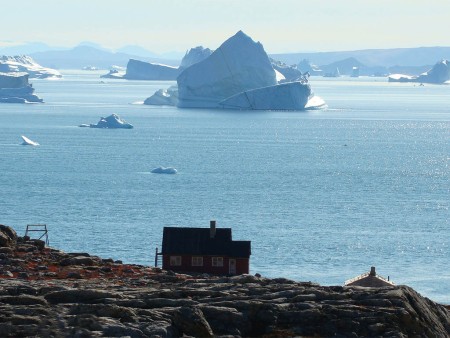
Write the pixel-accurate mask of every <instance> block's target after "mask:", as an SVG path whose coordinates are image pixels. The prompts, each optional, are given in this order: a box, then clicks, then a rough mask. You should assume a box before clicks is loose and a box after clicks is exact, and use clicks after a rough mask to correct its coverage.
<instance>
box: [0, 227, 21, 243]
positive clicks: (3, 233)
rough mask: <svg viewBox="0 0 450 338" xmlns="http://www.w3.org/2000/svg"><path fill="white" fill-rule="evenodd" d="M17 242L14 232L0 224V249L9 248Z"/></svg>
mask: <svg viewBox="0 0 450 338" xmlns="http://www.w3.org/2000/svg"><path fill="white" fill-rule="evenodd" d="M16 242H17V233H16V231H15V230H14V229H13V228H11V227H9V226H7V225H3V224H0V247H9V246H12V245H14V244H15V243H16Z"/></svg>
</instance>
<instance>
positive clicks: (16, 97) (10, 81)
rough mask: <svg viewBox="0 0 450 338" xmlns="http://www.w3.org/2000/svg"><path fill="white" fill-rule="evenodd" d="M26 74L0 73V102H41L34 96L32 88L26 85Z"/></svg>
mask: <svg viewBox="0 0 450 338" xmlns="http://www.w3.org/2000/svg"><path fill="white" fill-rule="evenodd" d="M28 77H29V75H28V74H27V73H0V102H2V103H31V102H42V99H41V98H39V97H38V96H36V95H35V94H34V88H33V86H32V85H31V84H29V83H28Z"/></svg>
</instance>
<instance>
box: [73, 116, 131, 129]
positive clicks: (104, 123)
mask: <svg viewBox="0 0 450 338" xmlns="http://www.w3.org/2000/svg"><path fill="white" fill-rule="evenodd" d="M79 127H89V128H107V129H118V128H120V129H132V128H133V125H131V124H129V123H128V122H126V121H125V120H123V119H121V118H120V117H119V116H118V115H116V114H112V115H110V116H108V117H101V118H100V121H98V123H97V124H80V125H79Z"/></svg>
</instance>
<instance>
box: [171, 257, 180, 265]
mask: <svg viewBox="0 0 450 338" xmlns="http://www.w3.org/2000/svg"><path fill="white" fill-rule="evenodd" d="M170 265H171V266H180V265H181V256H170Z"/></svg>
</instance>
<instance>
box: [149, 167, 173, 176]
mask: <svg viewBox="0 0 450 338" xmlns="http://www.w3.org/2000/svg"><path fill="white" fill-rule="evenodd" d="M151 172H152V173H153V174H172V175H173V174H176V173H177V172H178V170H177V169H175V168H173V167H167V168H166V167H158V168H155V169H153V170H152V171H151Z"/></svg>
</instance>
